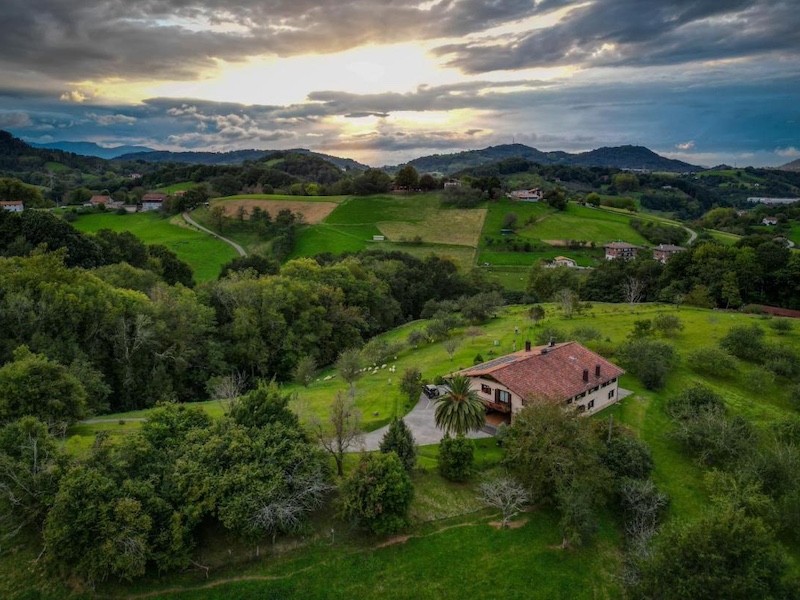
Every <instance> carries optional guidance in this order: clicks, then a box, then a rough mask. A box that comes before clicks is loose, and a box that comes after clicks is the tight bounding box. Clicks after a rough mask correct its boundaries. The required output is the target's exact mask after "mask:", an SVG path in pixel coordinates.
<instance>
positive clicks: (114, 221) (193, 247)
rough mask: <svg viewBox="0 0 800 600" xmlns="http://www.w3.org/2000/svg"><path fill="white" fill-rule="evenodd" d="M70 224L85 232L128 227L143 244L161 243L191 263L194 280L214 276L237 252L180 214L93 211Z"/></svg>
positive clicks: (117, 229) (118, 229)
mask: <svg viewBox="0 0 800 600" xmlns="http://www.w3.org/2000/svg"><path fill="white" fill-rule="evenodd" d="M72 225H73V226H74V227H75V228H76V229H78V230H80V231H83V232H86V233H94V232H96V231H98V230H100V229H110V230H112V231H117V232H121V231H129V232H131V233H132V234H133V235H135V236H136V237H138V238H139V239H140V240H142V241H143V242H144V243H145V244H162V245H164V246H166V247H167V248H169V249H170V250H172V251H173V252H175V254H177V255H178V258H180V259H181V260H183V261H185V262H186V263H188V264H189V266H190V267H192V270H193V271H194V279H195V281H197V282H202V281H208V280H210V279H215V278H217V277H218V276H219V273H220V270H221V269H222V265H224V264H225V263H227V262H228V261H230V260H232V259H234V258H236V256H237V254H236V251H235V250H234V249H233V248H231V247H230V246H229V245H228V244H226V243H224V242H221V241H219V240H218V239H216V238H214V237H212V236H210V235H208V234H206V233H203V232H200V231H197V230H196V229H194V228H190V227H189V226H188V225H187V224H186V223H185V222H184V221H183V219H182V218H181V217H180V216H179V215H178V216H174V217H172V218H164V217H162V216H160V215H158V214H156V213H135V214H125V215H118V214H114V213H93V214H88V215H81V216H80V217H78V219H77V220H76V221H74V222H73V223H72Z"/></svg>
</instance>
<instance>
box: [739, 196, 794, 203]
mask: <svg viewBox="0 0 800 600" xmlns="http://www.w3.org/2000/svg"><path fill="white" fill-rule="evenodd" d="M747 201H748V202H752V203H753V204H793V203H795V202H800V198H769V197H751V198H748V199H747Z"/></svg>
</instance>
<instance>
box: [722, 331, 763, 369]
mask: <svg viewBox="0 0 800 600" xmlns="http://www.w3.org/2000/svg"><path fill="white" fill-rule="evenodd" d="M719 345H720V347H721V348H722V349H723V350H726V351H727V352H729V353H730V354H733V355H734V356H735V357H737V358H741V359H742V360H749V361H753V362H761V360H762V357H763V354H764V330H763V329H761V327H759V326H758V325H756V324H755V323H753V324H751V325H734V326H733V327H731V329H730V331H728V333H726V334H725V336H724V337H723V338H722V339H721V340H720V341H719Z"/></svg>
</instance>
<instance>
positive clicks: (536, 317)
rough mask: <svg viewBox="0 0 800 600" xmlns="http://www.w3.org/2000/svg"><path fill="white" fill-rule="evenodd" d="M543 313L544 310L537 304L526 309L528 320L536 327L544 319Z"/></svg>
mask: <svg viewBox="0 0 800 600" xmlns="http://www.w3.org/2000/svg"><path fill="white" fill-rule="evenodd" d="M544 316H545V313H544V308H542V307H541V306H539V305H538V304H534V305H533V306H531V307H530V309H528V318H529V319H530V320H531V321H533V324H534V325H538V324H539V321H541V320H542V319H544Z"/></svg>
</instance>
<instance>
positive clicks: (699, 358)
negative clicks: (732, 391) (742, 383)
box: [687, 346, 736, 377]
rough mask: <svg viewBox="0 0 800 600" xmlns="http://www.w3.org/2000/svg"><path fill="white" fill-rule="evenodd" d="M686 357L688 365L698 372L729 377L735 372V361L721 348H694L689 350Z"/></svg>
mask: <svg viewBox="0 0 800 600" xmlns="http://www.w3.org/2000/svg"><path fill="white" fill-rule="evenodd" d="M687 359H688V363H689V366H690V367H691V368H692V369H694V370H695V371H697V372H698V373H704V374H706V375H713V376H716V377H730V376H731V375H733V374H734V373H735V372H736V361H735V360H734V358H733V357H732V356H731V355H730V354H728V353H727V352H725V351H724V350H722V349H721V348H714V347H713V346H709V347H706V348H696V349H695V350H692V351H691V352H689V355H688V356H687Z"/></svg>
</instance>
